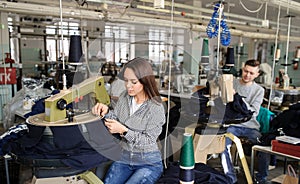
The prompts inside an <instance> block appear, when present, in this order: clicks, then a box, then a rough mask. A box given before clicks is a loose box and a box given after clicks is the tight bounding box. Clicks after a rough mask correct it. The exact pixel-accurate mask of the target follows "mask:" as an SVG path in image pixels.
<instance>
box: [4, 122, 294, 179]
mask: <svg viewBox="0 0 300 184" xmlns="http://www.w3.org/2000/svg"><path fill="white" fill-rule="evenodd" d="M3 132H4V131H3V128H1V126H0V135H1V134H2V133H3ZM174 142H176V140H175V141H173V144H174ZM175 145H179V144H178V142H177V143H175ZM175 147H176V146H175ZM173 149H174V148H173ZM175 149H176V148H175ZM178 156H179V152H178V151H177V152H175V153H174V159H175V160H176V159H177V158H178ZM247 163H248V166H249V168H250V157H249V156H247ZM288 163H289V164H292V165H293V166H294V168H295V169H297V171H296V172H297V173H299V170H298V167H297V166H298V162H295V161H292V160H288ZM207 165H209V166H211V167H213V168H215V169H217V170H219V171H220V172H223V170H222V166H221V162H220V159H219V158H215V159H211V160H208V162H207ZM0 167H1V168H0V183H1V184H2V183H6V179H5V178H6V177H5V166H4V160H3V158H1V160H0ZM239 168H240V169H239V170H237V171H239V172H238V174H237V176H238V183H239V184H246V183H247V181H246V177H245V175H244V172H243V170H242V166H241V164H240V162H239ZM283 168H284V161H283V158H280V157H277V164H276V167H275V168H274V169H272V170H270V171H269V177H268V180H269V181H271V180H273V179H274V178H276V177H278V176H280V175H282V174H283V171H284V169H283ZM9 171H10V175H11V178H10V181H11V182H10V183H11V184H17V183H19V184H27V183H30V182H31V177H32V176H31V175H32V172H31V168H29V167H26V166H24V165H18V164H15V163H14V162H13V161H9ZM17 181H18V182H17ZM272 183H273V184H278V183H280V182H272Z"/></svg>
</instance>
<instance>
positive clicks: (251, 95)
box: [221, 59, 264, 183]
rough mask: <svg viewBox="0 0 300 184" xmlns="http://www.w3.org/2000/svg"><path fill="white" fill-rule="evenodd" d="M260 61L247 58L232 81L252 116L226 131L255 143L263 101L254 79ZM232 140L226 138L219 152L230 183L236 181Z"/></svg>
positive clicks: (261, 90) (257, 74) (261, 91)
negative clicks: (240, 74) (240, 72)
mask: <svg viewBox="0 0 300 184" xmlns="http://www.w3.org/2000/svg"><path fill="white" fill-rule="evenodd" d="M259 66H260V62H259V61H257V60H253V59H252V60H248V61H246V63H245V66H244V67H243V69H242V77H241V78H240V79H235V80H234V81H233V88H234V91H235V92H236V93H238V94H239V95H240V96H243V97H245V98H244V102H245V103H246V105H247V107H248V109H249V110H251V111H254V113H253V116H252V118H251V119H250V120H249V121H247V122H244V123H241V124H234V125H230V126H229V127H228V129H227V132H229V133H232V134H233V135H235V136H237V137H238V136H244V137H247V138H248V139H249V140H250V141H252V142H253V143H257V138H259V137H260V136H261V134H260V132H259V128H260V125H259V123H258V121H257V120H256V116H257V115H258V113H259V109H260V106H261V104H262V102H263V97H264V89H263V88H262V87H261V86H260V85H258V84H257V83H256V82H255V81H254V79H255V78H256V77H258V76H259ZM231 144H232V141H231V140H230V139H229V138H227V139H226V145H225V146H226V147H225V150H224V152H223V153H222V154H221V160H222V166H223V169H224V172H225V174H226V175H227V176H229V178H230V180H231V183H237V177H236V175H235V172H234V167H233V164H232V160H231V155H230V147H231Z"/></svg>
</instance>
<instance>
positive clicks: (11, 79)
mask: <svg viewBox="0 0 300 184" xmlns="http://www.w3.org/2000/svg"><path fill="white" fill-rule="evenodd" d="M4 72H5V73H4ZM0 84H17V72H16V68H6V70H5V69H4V68H0Z"/></svg>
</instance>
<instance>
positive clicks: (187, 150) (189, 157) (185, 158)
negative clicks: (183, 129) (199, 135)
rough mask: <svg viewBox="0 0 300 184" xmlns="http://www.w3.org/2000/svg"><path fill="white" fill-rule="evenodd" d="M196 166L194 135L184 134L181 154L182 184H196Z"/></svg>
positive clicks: (180, 178)
mask: <svg viewBox="0 0 300 184" xmlns="http://www.w3.org/2000/svg"><path fill="white" fill-rule="evenodd" d="M194 166H195V158H194V146H193V138H192V134H190V133H184V134H183V139H182V148H181V152H180V173H179V180H180V183H181V184H193V183H194Z"/></svg>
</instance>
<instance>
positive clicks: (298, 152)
mask: <svg viewBox="0 0 300 184" xmlns="http://www.w3.org/2000/svg"><path fill="white" fill-rule="evenodd" d="M271 144H272V151H277V152H280V153H284V154H288V155H292V156H295V157H300V145H293V144H288V143H283V142H280V141H278V140H272V143H271Z"/></svg>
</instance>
